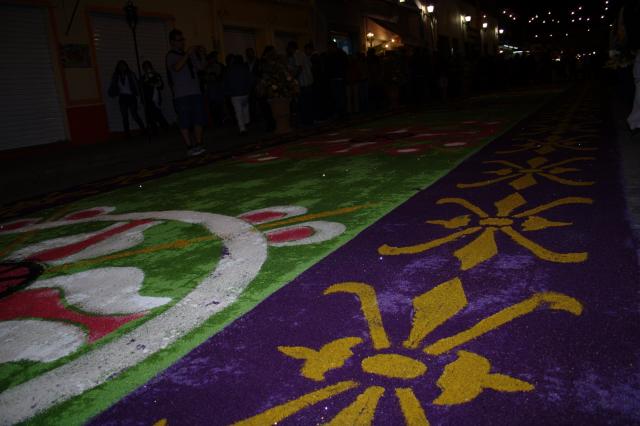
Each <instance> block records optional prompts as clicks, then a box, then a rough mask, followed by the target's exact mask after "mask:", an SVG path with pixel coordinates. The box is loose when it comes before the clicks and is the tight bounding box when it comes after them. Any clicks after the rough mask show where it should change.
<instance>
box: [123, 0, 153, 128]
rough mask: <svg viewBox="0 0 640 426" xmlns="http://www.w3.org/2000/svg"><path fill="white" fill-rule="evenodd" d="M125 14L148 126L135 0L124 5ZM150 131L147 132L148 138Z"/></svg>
mask: <svg viewBox="0 0 640 426" xmlns="http://www.w3.org/2000/svg"><path fill="white" fill-rule="evenodd" d="M123 10H124V14H125V16H126V18H127V25H129V28H130V29H131V34H132V35H133V48H134V50H135V53H136V65H137V67H138V81H139V84H138V85H139V87H138V91H139V92H140V99H141V100H142V109H143V110H144V117H145V119H146V121H147V123H146V124H147V126H148V125H149V113H148V111H147V102H146V99H145V97H144V87H143V86H142V67H140V53H139V51H138V37H137V35H136V29H137V27H138V7H137V6H136V5H134V4H133V0H128V1H127V3H125V5H124V8H123ZM148 135H149V133H148V132H147V138H148V137H149V136H148Z"/></svg>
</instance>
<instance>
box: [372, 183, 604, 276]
mask: <svg viewBox="0 0 640 426" xmlns="http://www.w3.org/2000/svg"><path fill="white" fill-rule="evenodd" d="M526 203H527V202H526V200H525V199H524V198H523V197H522V195H520V194H519V193H517V192H516V193H513V194H511V195H509V196H507V197H506V198H504V199H502V200H500V201H497V202H496V203H494V205H495V207H496V215H495V216H490V215H489V214H488V213H486V212H485V211H484V210H482V209H481V208H480V207H478V206H476V205H474V204H472V203H470V202H469V201H467V200H464V199H462V198H443V199H441V200H438V202H437V204H438V205H441V204H457V205H459V206H461V207H464V208H465V209H467V210H468V211H470V212H471V213H473V214H474V215H475V216H476V217H477V219H476V220H472V219H471V215H469V214H466V215H463V216H457V217H454V218H453V219H448V220H428V221H427V223H430V224H433V225H439V226H442V227H444V228H447V229H452V230H457V231H456V232H454V233H453V234H451V235H448V236H446V237H443V238H438V239H436V240H432V241H428V242H425V243H422V244H416V245H413V246H407V247H392V246H389V245H386V244H385V245H383V246H381V247H380V248H378V253H380V254H381V255H386V256H397V255H402V254H418V253H422V252H425V251H427V250H431V249H433V248H436V247H439V246H441V245H443V244H447V243H450V242H453V241H456V240H458V239H460V238H462V237H464V236H467V235H473V234H478V233H479V234H480V235H479V236H478V237H476V238H475V239H474V240H473V241H472V242H470V243H469V244H467V245H465V246H464V247H462V248H461V249H459V250H456V251H455V252H454V255H455V256H456V257H457V258H458V260H460V262H461V269H462V270H463V271H466V270H468V269H470V268H473V267H474V266H476V265H478V264H479V263H481V262H484V261H486V260H489V259H491V258H492V257H494V256H495V255H497V254H498V247H497V245H496V240H495V234H496V232H502V233H504V234H506V235H508V236H509V237H510V238H511V239H512V240H513V241H514V242H516V243H517V244H518V245H520V246H522V247H524V248H526V249H527V250H529V251H530V252H532V253H533V254H534V255H536V256H537V257H539V258H540V259H543V260H547V261H550V262H557V263H578V262H584V261H585V260H586V259H587V256H588V255H587V253H586V252H581V253H556V252H554V251H551V250H548V249H546V248H544V247H542V246H541V245H539V244H537V243H535V242H534V241H532V240H530V239H528V238H526V237H525V236H524V235H522V233H521V232H520V231H519V230H517V229H516V228H519V229H520V230H521V231H523V232H530V231H538V230H542V229H547V228H552V227H563V226H570V225H572V223H571V222H556V221H552V220H549V219H545V218H544V217H541V216H538V214H539V213H542V212H544V211H546V210H550V209H552V208H555V207H558V206H563V205H569V204H592V203H593V200H592V199H591V198H583V197H567V198H561V199H558V200H555V201H552V202H550V203H547V204H543V205H541V206H538V207H535V208H532V209H528V210H525V211H523V212H521V213H513V212H514V210H517V209H518V208H520V207H522V206H524V205H525V204H526ZM474 222H475V223H474Z"/></svg>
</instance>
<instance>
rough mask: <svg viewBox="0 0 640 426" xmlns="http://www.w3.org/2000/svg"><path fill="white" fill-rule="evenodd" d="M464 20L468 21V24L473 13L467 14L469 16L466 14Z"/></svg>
mask: <svg viewBox="0 0 640 426" xmlns="http://www.w3.org/2000/svg"><path fill="white" fill-rule="evenodd" d="M464 22H466V23H467V24H468V23H469V22H471V15H467V16H465V17H464Z"/></svg>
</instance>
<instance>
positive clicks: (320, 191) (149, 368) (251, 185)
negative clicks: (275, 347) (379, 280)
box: [28, 97, 544, 425]
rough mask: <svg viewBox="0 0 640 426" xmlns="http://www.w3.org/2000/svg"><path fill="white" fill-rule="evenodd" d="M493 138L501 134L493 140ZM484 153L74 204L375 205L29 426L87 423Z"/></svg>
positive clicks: (233, 175) (271, 262)
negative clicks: (177, 336)
mask: <svg viewBox="0 0 640 426" xmlns="http://www.w3.org/2000/svg"><path fill="white" fill-rule="evenodd" d="M533 100H534V99H532V102H531V103H529V104H528V105H527V107H526V110H525V109H521V110H515V109H511V110H510V111H509V112H510V114H511V117H504V116H502V117H487V115H488V114H490V113H491V111H488V110H487V109H485V110H483V112H482V113H479V114H478V113H476V114H473V111H463V112H462V113H460V115H461V117H460V118H459V121H463V120H469V119H476V118H478V116H480V117H485V119H487V120H492V119H494V118H499V119H501V120H502V121H503V125H502V131H501V132H502V133H503V132H506V131H508V130H509V129H510V128H511V127H512V126H513V125H515V124H517V122H518V121H519V119H521V118H522V117H524V116H525V115H527V114H528V113H530V112H531V110H533V109H534V108H535V107H536V106H538V105H540V104H541V102H542V101H543V100H544V99H543V98H542V97H537V98H535V102H533ZM420 118H421V119H422V117H420ZM394 121H395V122H397V121H396V120H395V119H394ZM497 136H499V135H495V136H494V137H497ZM482 146H484V144H481V145H480V146H478V147H477V148H475V149H468V150H463V151H458V154H457V155H454V156H451V155H447V154H440V155H435V156H434V155H433V154H427V155H423V156H417V157H416V156H397V157H385V156H383V155H377V154H369V155H366V156H361V157H337V158H336V157H332V158H321V159H307V160H293V161H287V162H278V164H274V165H270V166H269V165H263V164H262V165H260V167H254V168H251V167H237V165H236V166H235V167H234V166H233V165H229V164H225V163H219V164H214V165H211V166H208V167H205V168H200V169H195V170H190V171H186V172H183V173H180V174H177V175H173V176H170V177H166V178H161V179H157V180H154V181H151V182H148V183H146V184H145V185H144V187H143V188H138V187H130V188H125V189H122V190H118V191H115V192H113V193H109V194H103V195H99V196H96V197H93V198H92V199H87V200H82V201H81V202H79V203H77V206H78V208H85V207H91V206H95V205H110V204H114V203H113V198H114V197H115V196H117V197H118V202H117V204H116V205H117V207H118V211H117V212H124V211H140V210H143V211H152V210H168V209H172V210H175V209H181V210H199V211H212V212H216V213H224V214H229V215H238V214H241V213H243V212H245V211H249V210H253V209H257V208H265V207H269V206H273V205H282V204H294V205H303V206H305V207H308V208H309V213H320V212H323V211H328V210H335V209H338V208H341V207H350V206H354V205H359V204H370V203H371V202H375V203H376V204H375V205H374V206H372V207H369V208H366V209H362V210H359V211H357V212H355V213H351V214H347V215H344V216H340V217H335V218H325V219H324V220H335V221H338V222H341V223H343V224H345V225H346V226H347V231H346V232H345V234H343V235H341V236H340V237H339V238H337V239H335V240H332V241H329V242H325V243H322V244H318V245H315V246H307V247H296V248H295V249H293V250H292V249H291V248H284V247H283V248H270V249H269V250H270V252H269V258H268V260H267V262H266V263H265V264H264V265H263V267H262V270H261V273H260V274H259V275H258V277H257V278H256V279H255V280H254V281H253V282H252V283H251V285H250V286H249V287H248V288H247V289H246V290H245V292H244V293H243V295H242V296H241V297H240V298H239V299H238V301H237V302H236V303H235V304H234V305H232V306H231V307H229V308H228V309H226V310H224V311H222V312H221V313H219V314H217V315H215V316H214V317H212V318H211V319H209V320H208V321H207V322H206V323H205V324H204V325H203V326H201V327H199V328H197V329H196V330H194V331H192V332H191V333H189V334H188V335H187V336H185V337H184V338H182V339H181V340H179V341H178V342H176V343H175V344H173V345H172V346H171V347H170V348H168V349H165V350H163V351H161V352H158V353H156V354H154V355H152V356H150V357H149V358H148V359H147V360H145V361H143V362H142V363H140V364H138V365H137V366H135V367H132V368H130V369H128V370H127V371H125V372H124V373H122V374H120V375H119V376H118V377H117V378H114V379H113V380H111V381H109V382H107V383H105V384H103V385H101V386H99V387H97V388H95V389H92V390H90V391H87V392H85V393H84V394H83V395H80V396H78V397H76V398H74V399H72V400H70V401H67V402H65V403H62V404H60V405H58V406H56V407H53V408H52V409H50V410H48V411H46V412H45V413H42V414H41V415H39V416H36V417H35V418H33V419H32V420H31V421H29V422H28V423H29V424H48V425H50V424H64V425H73V424H82V423H84V422H85V421H86V420H87V419H89V418H90V417H92V416H94V415H96V414H98V413H99V412H101V411H102V410H104V409H106V408H108V407H109V406H110V405H111V404H112V403H113V402H114V401H116V400H118V399H119V398H121V397H123V396H125V395H126V394H127V393H129V392H131V391H132V390H134V389H135V388H137V387H138V386H140V385H142V384H143V383H144V382H146V381H148V380H149V379H151V378H152V377H154V376H155V375H156V374H158V373H159V372H161V371H162V370H164V369H165V368H167V367H168V366H170V365H171V364H172V363H173V362H175V360H177V359H178V358H180V357H181V356H183V355H185V354H186V353H188V352H189V351H190V350H192V349H193V348H194V347H196V346H197V345H198V344H200V343H201V342H203V341H204V340H206V339H207V338H209V337H210V336H212V335H213V334H215V333H217V332H218V331H220V330H221V329H222V328H223V327H224V326H225V325H227V324H229V323H230V322H232V321H233V320H234V319H236V318H238V317H239V316H240V315H242V314H244V313H246V312H248V311H250V310H251V309H252V308H253V307H255V306H256V305H257V304H258V303H260V301H262V300H263V299H264V298H265V297H267V296H268V295H269V294H272V293H273V292H275V291H277V290H278V289H279V288H281V287H282V286H284V285H285V284H286V283H288V282H289V281H291V280H292V279H293V278H295V277H296V276H298V275H299V274H300V273H302V272H303V271H305V270H306V269H307V268H309V267H310V266H312V265H313V264H315V263H316V262H318V261H319V260H320V259H322V258H323V257H325V256H327V255H328V254H329V253H330V252H332V251H333V250H335V249H337V248H338V247H340V246H341V245H343V244H344V243H346V242H347V241H349V240H350V239H352V238H353V237H355V236H356V235H357V234H358V233H360V232H361V231H362V230H363V229H365V228H366V227H368V226H369V225H371V224H372V223H373V222H374V221H375V220H377V219H379V218H380V217H382V216H383V215H384V214H386V213H388V212H389V211H391V210H393V209H394V208H395V207H396V206H397V205H399V204H400V203H402V202H404V201H405V200H406V199H407V198H408V197H410V196H411V195H413V194H414V193H415V192H417V191H418V190H420V189H423V188H425V187H427V186H429V185H430V184H432V183H433V182H435V181H436V180H438V179H439V178H440V177H441V176H443V175H445V174H447V173H448V171H449V170H451V169H452V168H454V167H455V166H456V165H458V164H459V163H460V162H462V161H464V159H466V158H467V157H468V156H469V155H471V154H473V153H474V152H475V151H476V150H478V149H480V148H481V147H482ZM265 166H266V167H265ZM270 169H271V170H270ZM203 176H205V177H206V179H205V178H203ZM216 182H223V183H224V186H222V184H220V185H221V186H216V184H215V183H216ZM190 186H191V187H190ZM187 188H188V190H185V189H187ZM145 192H147V194H148V193H154V192H159V193H161V194H163V196H155V197H154V196H152V197H150V198H151V199H147V200H146V202H145V203H144V207H141V206H140V200H141V198H145V199H146V198H147V197H143V194H144V193H145ZM243 195H246V196H245V197H243ZM292 265H295V266H293V267H292ZM283 271H286V272H283Z"/></svg>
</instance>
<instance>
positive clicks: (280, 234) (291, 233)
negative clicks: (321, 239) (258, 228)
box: [267, 226, 315, 243]
mask: <svg viewBox="0 0 640 426" xmlns="http://www.w3.org/2000/svg"><path fill="white" fill-rule="evenodd" d="M314 233H315V231H314V230H313V228H311V227H309V226H300V227H298V228H289V229H285V230H283V231H278V230H275V231H272V232H269V233H267V239H268V240H269V241H270V242H272V243H287V242H289V241H298V240H302V239H304V238H309V237H310V236H312V235H313V234H314Z"/></svg>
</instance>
